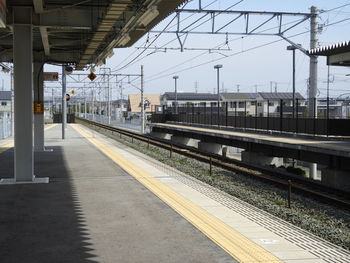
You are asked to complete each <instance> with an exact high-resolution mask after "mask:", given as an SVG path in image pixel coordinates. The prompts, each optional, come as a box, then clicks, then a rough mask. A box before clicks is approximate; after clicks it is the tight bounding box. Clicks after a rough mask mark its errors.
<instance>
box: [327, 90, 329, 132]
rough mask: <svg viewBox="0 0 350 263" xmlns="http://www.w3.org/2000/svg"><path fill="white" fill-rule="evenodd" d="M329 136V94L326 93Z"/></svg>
mask: <svg viewBox="0 0 350 263" xmlns="http://www.w3.org/2000/svg"><path fill="white" fill-rule="evenodd" d="M328 136H329V96H328V95H327V137H328Z"/></svg>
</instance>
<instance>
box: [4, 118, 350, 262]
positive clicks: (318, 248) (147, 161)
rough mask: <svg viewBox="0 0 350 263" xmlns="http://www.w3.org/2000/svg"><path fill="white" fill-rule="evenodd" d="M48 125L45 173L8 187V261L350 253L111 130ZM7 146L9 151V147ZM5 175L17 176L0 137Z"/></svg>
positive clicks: (320, 258) (41, 158)
mask: <svg viewBox="0 0 350 263" xmlns="http://www.w3.org/2000/svg"><path fill="white" fill-rule="evenodd" d="M60 131H61V127H60V125H51V126H48V127H47V129H46V134H45V142H46V148H47V149H52V151H46V152H37V153H35V158H34V159H35V175H36V176H38V177H49V178H50V183H48V184H19V185H1V186H0V204H1V205H0V222H1V223H0V258H1V262H266V263H267V262H287V263H304V262H305V263H320V262H344V263H345V262H349V261H350V252H349V251H346V250H344V249H342V248H340V247H338V246H335V245H333V244H331V243H329V242H327V241H325V240H322V239H320V238H318V237H315V236H314V235H312V234H310V233H308V232H306V231H303V230H301V229H299V228H297V227H295V226H293V225H291V224H289V223H287V222H285V221H283V220H280V219H278V218H276V217H274V216H272V215H270V214H268V213H266V212H263V211H261V210H259V209H257V208H255V207H253V206H251V205H249V204H247V203H245V202H243V201H241V200H239V199H237V198H235V197H232V196H229V195H227V194H226V193H223V192H221V191H220V190H217V189H215V188H213V187H211V186H208V185H207V184H205V183H202V182H200V181H198V180H196V179H194V178H192V177H190V176H188V175H186V174H183V173H181V172H179V171H177V170H175V169H173V168H171V167H168V166H166V165H165V164H162V163H159V162H158V161H155V160H153V159H151V158H149V157H148V156H145V155H143V154H141V153H139V152H137V151H135V150H133V149H130V148H127V147H126V146H125V145H122V144H120V143H118V142H116V141H115V140H112V139H111V138H108V137H106V136H105V135H102V134H100V133H98V132H96V131H94V130H91V129H88V128H86V127H85V126H82V125H79V124H70V125H68V128H67V133H66V139H65V140H61V139H60ZM1 151H2V152H1ZM0 165H1V167H2V169H1V170H0V178H9V177H12V176H13V167H14V165H13V149H12V148H11V142H9V141H6V142H5V143H4V142H1V143H0Z"/></svg>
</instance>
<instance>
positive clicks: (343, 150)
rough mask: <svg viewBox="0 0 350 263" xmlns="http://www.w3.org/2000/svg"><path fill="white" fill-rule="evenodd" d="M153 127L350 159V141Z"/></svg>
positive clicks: (185, 127) (176, 125)
mask: <svg viewBox="0 0 350 263" xmlns="http://www.w3.org/2000/svg"><path fill="white" fill-rule="evenodd" d="M150 126H151V127H156V128H164V129H170V130H172V129H173V130H177V131H183V132H195V133H198V134H203V135H210V136H217V137H222V138H229V139H234V140H239V141H246V142H255V143H260V144H266V145H278V146H281V147H284V148H287V149H288V148H289V149H298V150H305V151H310V152H315V153H325V154H330V155H336V156H343V157H350V141H346V140H339V141H336V140H329V141H328V140H326V139H324V140H320V139H310V138H297V137H295V138H294V137H286V136H276V135H267V134H261V133H255V134H254V133H246V132H239V131H228V130H219V129H213V128H204V127H195V126H189V125H181V124H170V123H152V124H150Z"/></svg>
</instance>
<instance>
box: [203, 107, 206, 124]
mask: <svg viewBox="0 0 350 263" xmlns="http://www.w3.org/2000/svg"><path fill="white" fill-rule="evenodd" d="M203 123H204V124H207V103H206V102H204V120H203Z"/></svg>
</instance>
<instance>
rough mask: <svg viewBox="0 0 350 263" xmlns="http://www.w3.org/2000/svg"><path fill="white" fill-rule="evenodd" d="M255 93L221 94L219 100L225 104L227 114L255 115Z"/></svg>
mask: <svg viewBox="0 0 350 263" xmlns="http://www.w3.org/2000/svg"><path fill="white" fill-rule="evenodd" d="M256 99H257V93H241V92H236V93H222V94H221V100H222V101H223V102H227V103H228V105H227V107H228V112H231V113H232V112H234V113H237V115H238V116H243V115H244V113H245V112H246V114H247V115H255V103H256Z"/></svg>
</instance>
